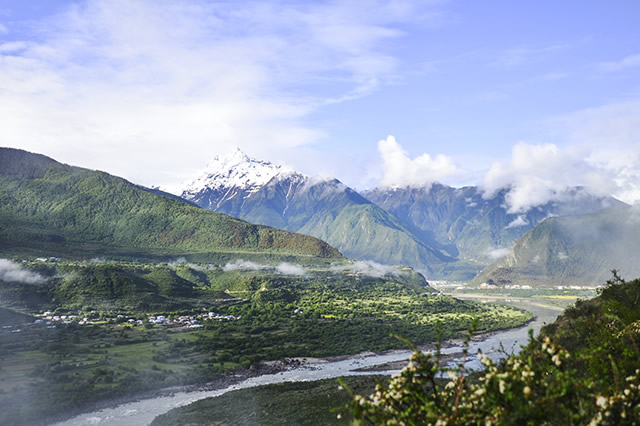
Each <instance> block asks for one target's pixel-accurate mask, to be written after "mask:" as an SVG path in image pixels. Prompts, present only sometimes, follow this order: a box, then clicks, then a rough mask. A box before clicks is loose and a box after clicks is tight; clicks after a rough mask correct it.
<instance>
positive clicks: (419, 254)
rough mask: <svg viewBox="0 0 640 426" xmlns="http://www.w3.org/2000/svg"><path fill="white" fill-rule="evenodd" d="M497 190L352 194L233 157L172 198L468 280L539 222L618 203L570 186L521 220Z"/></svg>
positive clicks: (359, 255)
mask: <svg viewBox="0 0 640 426" xmlns="http://www.w3.org/2000/svg"><path fill="white" fill-rule="evenodd" d="M507 191H508V190H507V189H504V190H502V191H500V192H498V193H496V194H495V195H492V196H491V197H487V196H486V194H485V193H484V192H483V191H482V190H481V189H480V188H478V187H474V186H468V187H463V188H453V187H450V186H446V185H441V184H434V185H431V186H429V187H404V188H376V189H373V190H367V191H363V192H361V193H358V192H357V191H355V190H354V189H352V188H349V187H348V186H346V185H344V184H343V183H341V182H340V181H339V180H337V179H320V178H312V177H308V176H305V175H303V174H302V173H299V172H296V171H294V170H292V169H289V168H285V167H282V166H277V165H274V164H272V163H270V162H267V161H260V160H255V159H252V158H249V157H248V156H247V155H245V154H244V153H243V152H242V151H240V150H236V151H235V152H233V153H232V154H231V155H229V156H218V157H216V158H214V160H213V161H211V162H210V163H209V164H208V166H207V167H206V169H205V170H203V171H202V172H200V173H199V174H198V175H197V176H196V177H195V178H194V179H192V180H191V181H189V182H188V183H186V184H185V185H183V186H182V187H179V188H174V189H173V190H172V192H173V193H174V194H176V195H178V196H181V197H182V198H184V199H186V200H189V201H191V202H193V203H195V204H197V205H199V206H200V207H203V208H206V209H210V210H214V211H218V212H222V213H226V214H229V215H231V216H234V217H238V218H242V219H244V220H248V221H250V222H254V223H260V224H264V225H269V226H274V227H278V228H282V229H287V230H289V231H294V232H300V233H304V234H308V235H313V236H315V237H317V238H320V239H322V240H324V241H327V242H328V243H329V244H331V245H332V246H334V247H336V248H337V249H338V250H340V251H341V252H342V253H344V254H345V255H346V256H348V257H351V258H356V259H368V260H374V261H377V262H381V263H387V264H398V263H402V264H407V265H409V266H411V267H413V268H415V269H417V270H420V271H423V272H424V273H425V274H426V275H427V276H429V277H430V278H438V279H442V278H444V279H449V280H452V279H453V280H470V279H472V278H473V277H475V276H476V275H478V273H479V272H480V271H482V270H483V268H484V267H486V266H487V265H489V264H490V263H491V262H493V261H494V260H495V259H496V258H498V257H501V256H504V255H505V254H507V253H508V252H509V248H510V247H511V246H512V245H513V243H514V242H515V241H516V240H517V239H519V238H520V237H522V236H523V235H524V233H525V232H527V231H529V230H530V229H533V228H534V227H535V226H536V225H537V224H538V223H540V222H542V221H543V220H544V219H546V218H549V217H553V216H563V215H571V214H576V213H578V212H579V213H581V214H585V213H596V212H599V211H602V210H603V209H607V208H609V207H614V206H621V205H623V203H621V202H619V201H617V200H615V199H613V198H611V197H595V196H593V195H590V194H589V193H588V192H587V191H586V190H585V189H583V188H574V189H573V190H572V191H570V192H569V193H568V194H567V196H566V200H565V201H562V202H559V201H558V202H549V203H547V204H545V205H542V206H538V207H536V208H533V209H531V210H529V211H528V212H524V213H513V212H510V211H509V210H508V206H507V202H506V199H505V196H506V194H507Z"/></svg>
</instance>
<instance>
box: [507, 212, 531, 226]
mask: <svg viewBox="0 0 640 426" xmlns="http://www.w3.org/2000/svg"><path fill="white" fill-rule="evenodd" d="M528 224H529V221H528V220H527V218H526V217H524V215H518V217H516V218H515V219H513V220H512V221H511V222H509V224H508V225H507V226H506V229H509V228H518V227H520V226H526V225H528Z"/></svg>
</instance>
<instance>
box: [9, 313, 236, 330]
mask: <svg viewBox="0 0 640 426" xmlns="http://www.w3.org/2000/svg"><path fill="white" fill-rule="evenodd" d="M89 314H95V315H79V314H72V313H71V314H64V315H63V314H54V313H52V312H50V311H46V312H43V313H41V314H35V315H34V316H35V317H36V319H35V320H34V321H33V322H32V323H31V324H28V323H26V324H23V325H21V326H20V327H21V328H20V327H17V326H11V325H5V326H2V328H1V329H0V331H6V332H11V333H20V332H22V330H23V328H24V327H25V326H46V327H47V328H56V327H57V326H58V325H61V324H64V325H68V324H77V325H80V326H88V325H93V324H96V325H98V324H123V325H124V326H128V327H137V326H146V327H153V326H154V325H159V326H171V327H180V328H202V327H204V326H205V324H203V323H206V322H207V321H235V320H238V319H240V317H236V316H234V315H221V314H218V313H216V312H207V313H203V314H197V315H180V316H175V315H169V316H166V315H149V316H147V317H146V318H144V319H140V317H139V316H137V318H131V317H129V316H127V315H123V314H115V315H114V316H106V317H105V316H104V315H100V314H98V312H97V311H95V310H93V311H90V312H89Z"/></svg>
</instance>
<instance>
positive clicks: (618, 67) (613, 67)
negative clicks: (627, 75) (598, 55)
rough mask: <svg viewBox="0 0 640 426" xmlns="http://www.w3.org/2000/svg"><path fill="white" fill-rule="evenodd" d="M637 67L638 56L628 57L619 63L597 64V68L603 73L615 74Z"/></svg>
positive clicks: (639, 58)
mask: <svg viewBox="0 0 640 426" xmlns="http://www.w3.org/2000/svg"><path fill="white" fill-rule="evenodd" d="M637 67H640V54H635V55H629V56H626V57H624V58H622V59H621V60H619V61H613V62H602V63H600V64H598V68H599V69H600V70H601V71H605V72H617V71H622V70H625V69H628V68H637Z"/></svg>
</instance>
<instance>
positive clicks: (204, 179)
mask: <svg viewBox="0 0 640 426" xmlns="http://www.w3.org/2000/svg"><path fill="white" fill-rule="evenodd" d="M173 192H174V194H176V193H177V194H178V195H179V196H180V197H178V196H177V195H171V194H168V193H166V192H163V191H160V190H159V189H149V188H144V187H141V186H138V185H135V184H133V183H130V182H128V181H126V180H124V179H122V178H119V177H116V176H112V175H109V174H107V173H104V172H99V171H92V170H87V169H83V168H79V167H72V166H68V165H65V164H61V163H59V162H57V161H55V160H53V159H51V158H48V157H45V156H43V155H39V154H32V153H28V152H26V151H21V150H17V149H10V148H0V254H3V255H5V256H6V255H24V254H27V255H34V254H37V255H48V256H79V257H86V256H100V255H109V256H115V257H117V256H120V257H127V258H131V257H146V258H158V257H164V258H166V257H167V256H185V257H187V258H188V259H191V260H193V261H201V262H218V263H223V262H227V261H229V260H232V259H237V258H239V257H242V258H244V259H257V260H264V259H268V260H274V259H276V260H280V261H282V260H287V261H289V260H290V261H297V262H302V263H304V262H317V261H319V259H326V261H329V262H333V261H339V262H343V261H344V257H343V256H342V254H341V253H340V252H342V253H343V254H344V255H346V256H347V257H349V258H353V259H364V260H373V261H377V262H379V263H385V264H405V265H408V266H411V267H413V268H414V269H416V270H418V271H421V272H423V273H424V274H425V275H426V276H427V277H429V278H430V279H448V280H460V281H470V280H472V279H473V283H475V284H479V283H482V282H492V283H496V284H504V285H507V284H530V285H536V286H539V285H594V284H598V283H602V282H603V280H605V279H606V278H607V276H608V274H609V270H611V269H614V268H615V269H617V270H619V271H620V273H621V274H622V275H623V276H625V277H632V276H635V275H640V268H638V267H636V263H637V262H635V259H636V258H637V257H638V246H637V243H636V242H637V241H638V237H640V220H638V219H637V217H638V216H640V215H638V214H637V209H636V208H635V207H631V206H628V205H626V204H624V203H621V202H619V201H617V200H615V199H613V198H611V197H595V196H593V195H590V194H589V192H588V191H587V190H586V189H584V188H574V189H573V190H572V191H570V192H568V193H567V194H566V196H565V197H564V201H556V202H549V203H547V204H545V205H543V206H538V207H535V208H533V209H530V210H529V211H527V212H518V213H515V212H511V211H509V209H508V205H507V193H508V189H505V190H502V191H500V192H498V193H496V194H495V195H493V196H490V197H489V196H487V194H485V193H483V191H482V190H481V189H480V188H478V187H473V186H470V187H463V188H452V187H449V186H446V185H441V184H434V185H432V186H430V187H405V188H377V189H373V190H369V191H363V192H362V193H359V192H357V191H355V190H353V189H351V188H349V187H347V186H346V185H344V184H343V183H341V182H340V181H339V180H337V179H319V178H311V177H308V176H305V175H303V174H302V173H299V172H296V171H294V170H292V169H289V168H285V167H281V166H276V165H273V164H271V163H269V162H266V161H258V160H253V159H251V158H249V157H247V156H246V155H245V154H243V153H242V152H241V151H236V152H235V153H233V154H232V155H231V156H227V157H217V158H216V159H214V161H212V162H211V163H210V164H209V166H208V167H207V169H206V170H205V171H204V172H202V173H201V174H200V175H198V177H197V178H196V179H194V180H192V181H191V182H189V183H188V184H187V185H185V186H184V187H182V189H179V190H177V191H176V190H173ZM200 207H204V208H200ZM207 209H208V210H215V212H211V211H207ZM232 216H235V217H232ZM245 220H246V221H245ZM247 221H249V222H253V223H258V225H254V224H252V223H249V222H247ZM277 228H283V229H285V230H281V229H277ZM325 241H326V242H325ZM330 244H331V245H330ZM334 247H336V248H334Z"/></svg>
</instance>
